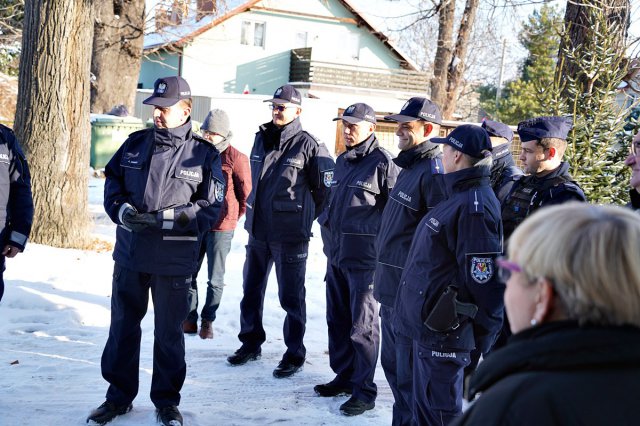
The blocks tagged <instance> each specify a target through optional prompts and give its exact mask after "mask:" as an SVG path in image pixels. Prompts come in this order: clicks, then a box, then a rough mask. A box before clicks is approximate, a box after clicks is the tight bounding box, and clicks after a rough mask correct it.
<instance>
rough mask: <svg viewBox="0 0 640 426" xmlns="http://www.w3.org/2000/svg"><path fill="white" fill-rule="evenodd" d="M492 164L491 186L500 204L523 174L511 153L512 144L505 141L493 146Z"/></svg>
mask: <svg viewBox="0 0 640 426" xmlns="http://www.w3.org/2000/svg"><path fill="white" fill-rule="evenodd" d="M492 157H493V165H492V166H491V187H492V188H493V192H495V193H496V197H498V201H500V204H502V203H503V202H504V200H505V199H506V198H507V195H509V193H510V192H511V188H512V187H513V184H514V183H515V182H516V181H517V180H518V179H520V177H521V176H522V175H523V173H522V170H520V169H519V168H518V167H517V166H516V163H515V161H514V160H513V155H511V144H510V143H505V144H502V145H499V146H496V147H494V148H493V151H492Z"/></svg>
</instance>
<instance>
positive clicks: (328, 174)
mask: <svg viewBox="0 0 640 426" xmlns="http://www.w3.org/2000/svg"><path fill="white" fill-rule="evenodd" d="M332 181H333V170H327V171H324V172H322V183H324V186H326V187H327V188H331V182H332Z"/></svg>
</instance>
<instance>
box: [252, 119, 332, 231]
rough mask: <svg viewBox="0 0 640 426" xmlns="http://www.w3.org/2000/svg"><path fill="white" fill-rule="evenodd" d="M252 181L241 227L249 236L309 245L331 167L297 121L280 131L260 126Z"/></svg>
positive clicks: (324, 151) (325, 153)
mask: <svg viewBox="0 0 640 426" xmlns="http://www.w3.org/2000/svg"><path fill="white" fill-rule="evenodd" d="M249 160H250V162H251V182H252V184H253V187H252V189H251V193H250V194H249V198H248V199H247V218H246V221H245V224H244V227H245V229H246V230H247V231H248V232H249V235H250V236H252V237H253V238H256V239H257V240H261V241H272V242H300V241H309V238H310V237H311V224H312V223H313V220H314V219H315V218H316V217H318V215H319V214H320V212H321V211H322V208H323V207H324V205H325V202H326V199H327V195H328V192H329V187H330V186H331V179H332V177H333V169H334V167H335V163H334V161H333V158H331V155H330V154H329V151H327V148H326V147H325V145H324V144H323V143H320V142H318V141H317V140H316V139H315V138H314V137H313V136H311V135H310V134H309V133H307V132H305V131H303V130H302V126H301V125H300V119H299V118H296V119H295V120H293V121H292V122H291V123H289V124H287V125H286V126H284V127H283V128H282V129H278V128H277V127H276V126H275V125H274V124H273V123H272V122H269V123H265V124H263V125H261V126H260V130H259V131H258V133H256V138H255V141H254V143H253V148H252V149H251V156H250V157H249Z"/></svg>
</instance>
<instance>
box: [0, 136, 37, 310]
mask: <svg viewBox="0 0 640 426" xmlns="http://www.w3.org/2000/svg"><path fill="white" fill-rule="evenodd" d="M0 182H2V188H1V189H0V223H2V228H1V229H0V241H2V246H1V247H2V252H0V300H2V295H3V294H4V278H3V273H4V270H5V258H7V257H9V258H11V257H16V255H17V254H18V253H22V251H23V250H24V247H25V246H26V245H27V239H28V238H29V233H30V232H31V223H32V222H33V198H32V196H31V175H30V174H29V166H28V165H27V159H26V158H25V156H24V154H23V153H22V149H21V148H20V144H19V143H18V140H17V139H16V136H15V134H14V133H13V131H12V130H11V129H9V128H8V127H6V126H3V125H2V124H0Z"/></svg>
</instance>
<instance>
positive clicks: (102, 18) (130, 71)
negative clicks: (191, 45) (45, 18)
mask: <svg viewBox="0 0 640 426" xmlns="http://www.w3.org/2000/svg"><path fill="white" fill-rule="evenodd" d="M95 7H96V19H95V23H94V27H93V30H94V38H93V55H92V58H91V72H92V74H93V76H94V78H95V80H94V81H93V82H92V84H91V112H95V113H106V112H109V111H110V110H111V109H112V108H113V107H114V106H115V105H120V104H122V105H124V106H126V107H127V110H128V111H130V112H133V108H134V102H135V97H136V88H137V87H138V76H139V74H140V63H141V58H142V48H143V41H144V15H145V13H144V10H145V2H144V0H101V1H99V2H96V4H95Z"/></svg>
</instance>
